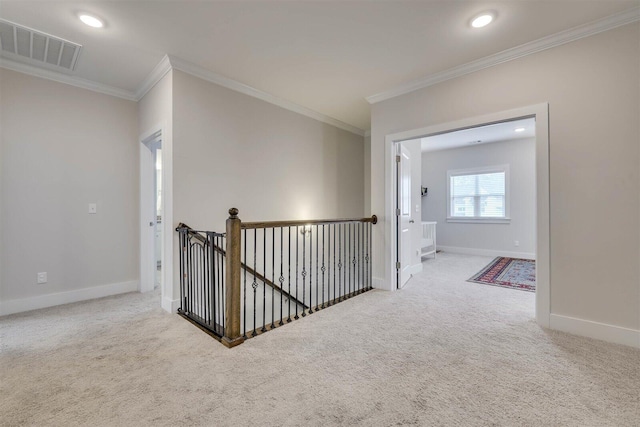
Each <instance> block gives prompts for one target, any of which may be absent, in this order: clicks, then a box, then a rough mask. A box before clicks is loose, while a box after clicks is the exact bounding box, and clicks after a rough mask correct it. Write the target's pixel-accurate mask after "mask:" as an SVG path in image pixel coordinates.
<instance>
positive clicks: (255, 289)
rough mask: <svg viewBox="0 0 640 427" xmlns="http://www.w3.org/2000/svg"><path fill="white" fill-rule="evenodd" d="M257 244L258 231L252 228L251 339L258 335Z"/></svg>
mask: <svg viewBox="0 0 640 427" xmlns="http://www.w3.org/2000/svg"><path fill="white" fill-rule="evenodd" d="M257 243H258V229H257V228H254V229H253V283H252V284H251V287H252V288H253V332H252V333H251V336H252V337H255V336H256V335H258V332H257V330H256V306H257V305H258V303H257V301H256V299H257V295H256V293H257V290H258V281H257V280H256V272H257V268H258V266H257V264H258V262H257V261H258V258H257V257H258V247H257Z"/></svg>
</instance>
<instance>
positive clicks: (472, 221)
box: [447, 217, 511, 224]
mask: <svg viewBox="0 0 640 427" xmlns="http://www.w3.org/2000/svg"><path fill="white" fill-rule="evenodd" d="M447 222H457V223H460V224H510V223H511V218H485V217H466V218H465V217H447Z"/></svg>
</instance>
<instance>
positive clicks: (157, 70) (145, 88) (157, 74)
mask: <svg viewBox="0 0 640 427" xmlns="http://www.w3.org/2000/svg"><path fill="white" fill-rule="evenodd" d="M169 71H171V61H170V60H169V55H165V56H164V57H163V58H162V59H161V60H160V62H158V64H157V65H156V66H155V67H154V68H153V70H151V72H150V73H149V74H148V75H147V77H145V79H144V80H143V81H142V83H140V86H138V89H137V90H136V93H135V96H136V101H140V100H141V99H142V98H143V97H144V96H145V95H146V94H147V92H149V91H150V90H151V88H153V87H154V86H155V85H156V84H157V83H158V82H159V81H160V80H162V78H163V77H164V76H165V75H166V74H167V73H168V72H169Z"/></svg>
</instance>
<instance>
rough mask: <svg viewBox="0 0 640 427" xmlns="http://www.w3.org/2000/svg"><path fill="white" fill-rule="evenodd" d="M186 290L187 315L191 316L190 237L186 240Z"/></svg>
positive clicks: (191, 263)
mask: <svg viewBox="0 0 640 427" xmlns="http://www.w3.org/2000/svg"><path fill="white" fill-rule="evenodd" d="M187 269H188V272H187V289H188V292H187V293H188V294H189V296H188V297H187V310H188V312H189V314H191V305H192V304H191V299H192V298H193V291H192V290H191V288H192V286H191V280H192V279H191V277H192V276H193V262H192V259H191V235H189V236H188V240H187Z"/></svg>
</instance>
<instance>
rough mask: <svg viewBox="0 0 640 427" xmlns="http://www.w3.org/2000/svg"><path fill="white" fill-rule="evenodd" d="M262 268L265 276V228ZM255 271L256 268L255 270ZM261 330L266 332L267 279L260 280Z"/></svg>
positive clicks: (265, 231)
mask: <svg viewBox="0 0 640 427" xmlns="http://www.w3.org/2000/svg"><path fill="white" fill-rule="evenodd" d="M262 268H263V269H264V270H263V271H264V274H263V277H264V278H265V279H266V277H267V229H266V228H265V229H263V230H262ZM256 271H257V270H256ZM260 331H262V332H267V281H266V280H264V279H263V280H262V329H260Z"/></svg>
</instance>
